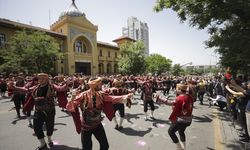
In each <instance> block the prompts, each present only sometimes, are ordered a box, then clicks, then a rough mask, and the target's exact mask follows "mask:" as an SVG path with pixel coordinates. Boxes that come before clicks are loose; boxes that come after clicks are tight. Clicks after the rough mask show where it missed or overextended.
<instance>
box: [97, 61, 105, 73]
mask: <svg viewBox="0 0 250 150" xmlns="http://www.w3.org/2000/svg"><path fill="white" fill-rule="evenodd" d="M98 69H99V74H103V73H104V65H103V63H100V64H99V65H98Z"/></svg>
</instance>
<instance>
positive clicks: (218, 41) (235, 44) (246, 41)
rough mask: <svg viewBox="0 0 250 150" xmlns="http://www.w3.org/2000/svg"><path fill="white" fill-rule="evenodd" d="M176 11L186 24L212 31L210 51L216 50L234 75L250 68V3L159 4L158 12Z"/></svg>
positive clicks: (198, 0) (192, 0)
mask: <svg viewBox="0 0 250 150" xmlns="http://www.w3.org/2000/svg"><path fill="white" fill-rule="evenodd" d="M165 8H166V9H172V10H173V11H175V12H177V15H178V17H179V18H180V20H181V21H182V22H184V21H188V22H189V24H190V26H192V27H198V29H208V33H209V34H210V35H211V37H210V39H208V41H206V45H207V46H208V47H215V48H216V52H218V53H219V54H220V57H221V58H220V59H221V64H222V65H223V66H227V67H231V69H232V70H234V71H238V70H241V71H247V70H248V73H249V69H246V68H249V65H250V59H249V57H248V56H249V55H250V36H249V35H250V2H249V0H158V2H157V3H156V6H155V10H156V11H157V12H158V11H162V10H163V9H165Z"/></svg>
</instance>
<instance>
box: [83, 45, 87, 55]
mask: <svg viewBox="0 0 250 150" xmlns="http://www.w3.org/2000/svg"><path fill="white" fill-rule="evenodd" d="M83 53H87V46H86V44H85V43H83Z"/></svg>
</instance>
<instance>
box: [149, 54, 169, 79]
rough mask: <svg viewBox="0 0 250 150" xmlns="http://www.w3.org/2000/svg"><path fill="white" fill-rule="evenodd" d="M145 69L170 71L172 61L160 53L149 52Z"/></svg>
mask: <svg viewBox="0 0 250 150" xmlns="http://www.w3.org/2000/svg"><path fill="white" fill-rule="evenodd" d="M146 62H147V71H148V72H151V73H156V74H161V73H165V72H167V71H170V68H171V64H172V61H171V60H169V59H167V58H166V57H164V56H162V55H160V54H151V55H150V56H148V57H147V58H146Z"/></svg>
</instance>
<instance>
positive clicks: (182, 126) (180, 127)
mask: <svg viewBox="0 0 250 150" xmlns="http://www.w3.org/2000/svg"><path fill="white" fill-rule="evenodd" d="M190 124H191V122H190V123H182V122H176V123H172V124H171V125H170V127H169V129H168V134H169V136H170V137H171V139H172V141H173V142H174V143H178V142H179V140H178V138H177V136H176V134H175V132H176V131H178V132H179V135H180V140H181V141H182V142H185V141H186V136H185V133H184V132H185V130H186V128H187V127H188V126H190Z"/></svg>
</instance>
